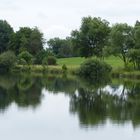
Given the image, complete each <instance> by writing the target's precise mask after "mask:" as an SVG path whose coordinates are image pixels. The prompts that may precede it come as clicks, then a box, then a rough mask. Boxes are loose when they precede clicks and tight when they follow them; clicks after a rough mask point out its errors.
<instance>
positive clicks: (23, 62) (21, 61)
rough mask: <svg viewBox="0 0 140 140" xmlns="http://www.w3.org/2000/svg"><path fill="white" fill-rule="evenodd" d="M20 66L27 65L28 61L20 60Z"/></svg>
mask: <svg viewBox="0 0 140 140" xmlns="http://www.w3.org/2000/svg"><path fill="white" fill-rule="evenodd" d="M18 64H19V65H27V62H26V60H24V59H23V58H21V59H19V60H18Z"/></svg>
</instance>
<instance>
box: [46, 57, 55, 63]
mask: <svg viewBox="0 0 140 140" xmlns="http://www.w3.org/2000/svg"><path fill="white" fill-rule="evenodd" d="M47 64H48V65H56V58H55V57H54V56H48V57H47Z"/></svg>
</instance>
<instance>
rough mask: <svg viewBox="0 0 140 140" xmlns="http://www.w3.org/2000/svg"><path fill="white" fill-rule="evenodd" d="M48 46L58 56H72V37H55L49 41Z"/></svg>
mask: <svg viewBox="0 0 140 140" xmlns="http://www.w3.org/2000/svg"><path fill="white" fill-rule="evenodd" d="M47 43H48V46H49V47H50V49H52V51H53V53H54V54H55V55H56V56H57V57H70V56H72V44H71V38H69V37H67V38H66V39H60V38H53V39H50V40H49V41H48V42H47Z"/></svg>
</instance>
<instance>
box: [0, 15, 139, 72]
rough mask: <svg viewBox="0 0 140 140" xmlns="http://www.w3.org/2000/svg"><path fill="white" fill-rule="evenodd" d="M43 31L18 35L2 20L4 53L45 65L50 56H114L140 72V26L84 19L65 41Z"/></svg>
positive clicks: (0, 33)
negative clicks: (47, 35) (46, 36)
mask: <svg viewBox="0 0 140 140" xmlns="http://www.w3.org/2000/svg"><path fill="white" fill-rule="evenodd" d="M45 43H46V40H45V39H44V37H43V33H42V32H40V30H39V29H38V28H37V27H35V28H29V27H21V28H20V29H19V30H18V31H16V32H14V30H13V28H12V27H11V26H10V24H9V23H8V22H7V21H4V20H0V53H4V52H6V51H9V50H10V51H13V52H14V53H15V55H16V56H18V62H19V63H21V64H22V63H31V62H32V63H34V64H42V62H44V61H45V60H47V59H46V58H47V57H48V56H51V57H54V56H55V57H57V58H65V57H85V58H87V57H98V58H100V59H103V58H104V57H106V56H109V55H114V56H118V57H120V58H121V59H122V60H123V62H124V65H125V66H127V65H128V64H129V63H131V64H132V65H133V67H134V68H135V69H140V22H139V21H136V23H135V25H134V26H130V25H128V24H127V23H116V24H114V25H110V23H109V22H108V21H107V20H105V19H101V18H100V17H98V18H96V17H90V16H89V17H84V18H83V19H82V23H81V26H80V28H79V29H77V30H73V31H72V32H71V35H70V36H69V37H66V38H65V39H61V38H59V37H58V38H52V39H50V40H48V41H47V44H48V46H49V47H48V48H44V44H45Z"/></svg>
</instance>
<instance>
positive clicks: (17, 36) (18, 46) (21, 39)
mask: <svg viewBox="0 0 140 140" xmlns="http://www.w3.org/2000/svg"><path fill="white" fill-rule="evenodd" d="M44 43H45V41H44V38H43V34H42V33H41V32H40V31H39V30H38V28H33V29H31V28H29V27H22V28H20V30H19V31H17V32H16V33H14V34H13V35H12V37H11V40H10V43H9V49H11V50H13V51H14V52H16V54H19V53H20V52H22V51H28V52H30V53H31V54H32V55H36V54H37V53H38V52H39V51H41V50H42V49H43V45H44Z"/></svg>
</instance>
